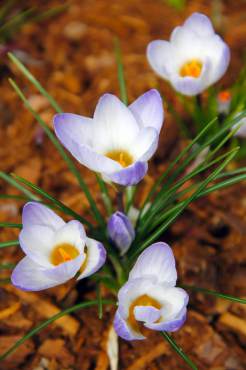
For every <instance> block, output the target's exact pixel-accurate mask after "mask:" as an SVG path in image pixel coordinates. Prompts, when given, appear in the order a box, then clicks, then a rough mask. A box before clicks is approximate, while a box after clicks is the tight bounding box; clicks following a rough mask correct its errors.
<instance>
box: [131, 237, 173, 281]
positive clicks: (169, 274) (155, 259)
mask: <svg viewBox="0 0 246 370" xmlns="http://www.w3.org/2000/svg"><path fill="white" fill-rule="evenodd" d="M150 276H153V277H155V278H156V280H157V281H158V283H165V284H166V285H169V286H174V285H175V284H176V280H177V271H176V267H175V259H174V256H173V252H172V250H171V248H170V247H169V246H168V245H167V244H166V243H162V242H160V243H155V244H152V245H151V246H150V247H148V248H147V249H145V250H144V252H142V253H141V255H140V256H139V257H138V259H137V262H136V263H135V265H134V266H133V268H132V270H131V272H130V274H129V280H132V279H136V278H144V277H150Z"/></svg>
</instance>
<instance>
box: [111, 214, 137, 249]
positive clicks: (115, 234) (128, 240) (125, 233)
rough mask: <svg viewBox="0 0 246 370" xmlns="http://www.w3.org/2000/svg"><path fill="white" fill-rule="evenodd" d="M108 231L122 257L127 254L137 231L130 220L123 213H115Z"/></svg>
mask: <svg viewBox="0 0 246 370" xmlns="http://www.w3.org/2000/svg"><path fill="white" fill-rule="evenodd" d="M107 230H108V234H109V237H110V239H111V240H112V241H113V243H114V244H115V245H116V246H117V247H118V248H119V250H120V251H121V255H123V254H125V253H126V252H127V250H128V249H129V247H130V245H131V244H132V242H133V240H134V239H135V231H134V228H133V226H132V224H131V221H130V220H129V218H128V217H127V216H126V215H125V214H124V213H122V212H119V211H117V212H115V213H114V214H113V215H112V216H111V217H110V218H109V220H108V225H107Z"/></svg>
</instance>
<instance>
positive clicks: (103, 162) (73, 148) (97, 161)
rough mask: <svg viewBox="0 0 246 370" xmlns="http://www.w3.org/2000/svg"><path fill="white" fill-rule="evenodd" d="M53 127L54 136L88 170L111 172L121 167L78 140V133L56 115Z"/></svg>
mask: <svg viewBox="0 0 246 370" xmlns="http://www.w3.org/2000/svg"><path fill="white" fill-rule="evenodd" d="M58 117H59V116H58ZM54 127H55V133H56V136H57V137H58V139H59V140H60V141H61V143H62V144H63V145H64V146H65V148H66V149H67V150H69V151H70V153H71V154H72V155H73V156H74V157H75V158H76V159H77V161H79V162H80V163H81V164H83V165H84V166H86V167H88V168H89V169H90V170H92V171H95V172H104V171H106V172H113V171H117V170H119V169H120V168H121V166H120V165H119V163H117V162H115V161H113V160H112V159H110V158H107V157H105V156H104V155H103V154H100V153H97V152H96V151H95V150H94V149H93V148H92V147H90V146H89V145H88V144H84V142H83V141H80V140H79V139H80V137H79V135H78V136H76V135H75V134H74V132H73V130H70V129H69V127H70V125H67V124H66V122H65V121H63V120H61V121H60V120H59V119H57V116H55V119H54ZM94 136H95V135H94ZM97 137H98V136H97ZM91 140H92V139H91Z"/></svg>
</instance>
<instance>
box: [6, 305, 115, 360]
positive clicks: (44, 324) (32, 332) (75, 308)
mask: <svg viewBox="0 0 246 370" xmlns="http://www.w3.org/2000/svg"><path fill="white" fill-rule="evenodd" d="M97 304H98V301H97V300H94V301H87V302H82V303H79V304H76V305H75V306H72V307H69V308H66V309H65V310H63V311H61V312H59V313H57V314H56V315H54V316H52V317H50V318H49V319H48V320H45V321H43V322H42V323H41V324H40V325H38V326H36V327H35V328H34V329H32V330H30V331H29V332H28V333H27V334H26V335H24V336H23V337H22V338H21V339H19V340H18V341H17V342H16V343H15V344H14V345H13V346H12V347H10V348H9V349H8V350H7V351H6V352H4V353H3V354H2V355H0V361H1V360H4V359H5V358H6V357H8V356H9V355H10V354H11V353H13V352H14V351H15V350H16V349H17V348H18V347H19V346H20V345H21V344H22V343H24V342H25V341H26V340H27V339H29V338H31V337H32V336H33V335H35V334H37V333H39V332H40V331H41V330H42V329H44V328H46V327H47V326H48V325H49V324H51V323H53V322H54V321H56V320H58V319H59V318H60V317H63V316H65V315H68V314H70V313H72V312H75V311H78V310H80V309H82V308H87V307H91V306H94V305H97ZM102 304H114V302H113V301H110V300H103V301H102Z"/></svg>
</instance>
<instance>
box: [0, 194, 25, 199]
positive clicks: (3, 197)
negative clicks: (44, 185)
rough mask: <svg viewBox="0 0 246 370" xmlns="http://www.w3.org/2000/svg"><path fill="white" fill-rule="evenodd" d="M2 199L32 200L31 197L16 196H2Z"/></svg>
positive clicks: (0, 195) (0, 197) (0, 196)
mask: <svg viewBox="0 0 246 370" xmlns="http://www.w3.org/2000/svg"><path fill="white" fill-rule="evenodd" d="M0 199H15V200H30V198H29V197H25V196H22V195H15V194H0Z"/></svg>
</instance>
